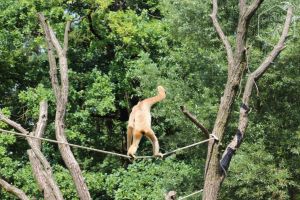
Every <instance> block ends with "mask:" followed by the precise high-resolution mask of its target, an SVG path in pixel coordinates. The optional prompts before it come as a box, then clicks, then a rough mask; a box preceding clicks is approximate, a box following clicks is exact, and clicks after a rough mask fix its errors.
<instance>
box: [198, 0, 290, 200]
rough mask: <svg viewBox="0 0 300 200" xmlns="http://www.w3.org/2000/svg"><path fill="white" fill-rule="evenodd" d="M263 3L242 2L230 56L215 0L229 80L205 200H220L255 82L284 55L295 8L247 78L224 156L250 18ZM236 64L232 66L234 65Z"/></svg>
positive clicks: (217, 123)
mask: <svg viewBox="0 0 300 200" xmlns="http://www.w3.org/2000/svg"><path fill="white" fill-rule="evenodd" d="M262 2H263V0H254V1H253V2H252V3H251V4H250V5H249V6H247V3H246V0H240V1H239V11H240V13H239V20H238V26H237V36H236V48H235V52H234V56H232V55H231V52H232V48H231V45H230V44H229V42H228V40H227V39H226V36H225V34H224V33H223V31H222V29H221V27H220V25H219V23H218V20H217V0H213V12H212V14H211V18H212V22H213V24H214V26H215V29H216V31H217V33H218V35H219V37H220V38H221V40H222V42H223V44H224V46H225V49H226V52H227V61H228V68H229V69H228V79H227V83H226V86H225V89H224V94H223V96H222V98H221V103H220V106H219V110H218V114H217V118H216V121H215V125H214V128H213V131H212V134H214V135H216V136H217V138H219V142H217V141H210V142H209V144H208V153H207V159H206V166H205V182H204V190H203V200H215V199H217V197H218V193H219V190H220V187H221V184H222V182H223V180H224V178H225V175H226V171H227V169H228V167H229V164H230V160H231V158H232V156H233V154H234V152H235V151H236V149H237V148H238V147H239V146H240V144H241V142H242V139H243V137H244V133H245V130H246V127H247V123H248V118H247V116H248V111H249V98H250V95H251V92H252V88H253V85H254V83H255V80H258V78H259V77H261V76H262V74H263V73H264V72H265V71H266V70H267V68H268V67H269V66H270V64H271V63H272V62H273V61H274V59H275V58H276V57H277V55H278V54H279V53H280V52H281V50H282V49H283V46H284V42H285V40H286V37H287V34H288V29H289V25H290V23H291V17H292V9H291V8H289V9H288V13H287V17H286V22H285V25H284V30H283V33H282V36H281V38H280V40H279V42H278V44H277V45H276V46H275V47H274V49H273V51H272V52H271V53H270V55H269V56H268V57H267V59H266V60H265V61H264V62H263V63H262V64H261V66H260V67H258V68H257V70H255V71H254V72H253V73H252V74H251V75H250V76H249V78H248V81H247V84H246V86H245V90H244V95H243V99H242V100H243V104H242V105H241V109H240V120H239V127H238V131H237V134H236V135H235V137H234V139H233V140H232V142H231V143H230V144H229V145H228V146H227V148H226V150H225V152H224V153H223V155H222V156H221V152H220V144H221V141H222V138H223V136H224V132H225V128H226V125H227V123H228V120H229V115H230V112H231V108H232V105H233V102H234V100H235V97H236V92H237V89H238V86H239V85H240V81H241V79H242V75H243V71H244V69H245V66H246V64H247V63H246V60H245V49H246V35H247V29H248V25H249V22H250V20H251V17H252V16H253V15H254V13H255V12H256V10H257V9H258V7H259V6H260V4H261V3H262ZM232 63H233V64H232Z"/></svg>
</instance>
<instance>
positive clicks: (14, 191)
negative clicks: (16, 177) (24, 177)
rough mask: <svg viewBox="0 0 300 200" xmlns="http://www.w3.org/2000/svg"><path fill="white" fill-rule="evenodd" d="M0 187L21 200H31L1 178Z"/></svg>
mask: <svg viewBox="0 0 300 200" xmlns="http://www.w3.org/2000/svg"><path fill="white" fill-rule="evenodd" d="M0 186H1V187H3V189H4V190H5V191H7V192H9V193H11V194H13V195H15V196H17V197H18V198H19V199H21V200H30V199H29V197H28V196H27V195H26V194H25V193H24V192H23V191H22V190H20V189H19V188H17V187H15V186H13V185H11V184H9V183H8V182H6V181H5V180H3V179H1V178H0Z"/></svg>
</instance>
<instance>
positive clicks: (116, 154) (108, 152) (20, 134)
mask: <svg viewBox="0 0 300 200" xmlns="http://www.w3.org/2000/svg"><path fill="white" fill-rule="evenodd" d="M0 131H2V132H6V133H11V134H14V135H18V136H23V137H29V138H34V139H39V140H43V141H47V142H52V143H56V144H65V145H69V146H72V147H76V148H80V149H86V150H89V151H95V152H100V153H105V154H111V155H115V156H120V157H124V158H131V157H130V156H127V155H124V154H119V153H115V152H110V151H104V150H100V149H95V148H91V147H84V146H80V145H77V144H71V143H66V142H60V141H57V140H51V139H47V138H41V137H36V136H33V135H26V134H23V133H17V132H14V131H7V130H4V129H0Z"/></svg>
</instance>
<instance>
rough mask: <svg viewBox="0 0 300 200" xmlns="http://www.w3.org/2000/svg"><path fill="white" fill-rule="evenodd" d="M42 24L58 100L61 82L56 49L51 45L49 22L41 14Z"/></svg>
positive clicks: (39, 15) (53, 84)
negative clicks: (58, 73) (58, 76)
mask: <svg viewBox="0 0 300 200" xmlns="http://www.w3.org/2000/svg"><path fill="white" fill-rule="evenodd" d="M38 17H39V20H40V23H41V25H42V28H43V29H44V33H45V36H46V37H45V38H46V40H47V42H46V44H47V48H48V60H49V65H50V70H49V73H50V77H51V84H52V88H53V91H54V95H55V97H56V99H57V98H58V97H59V96H60V89H59V82H58V78H57V65H56V59H55V56H54V47H53V45H52V43H51V39H50V38H51V36H50V31H49V29H48V26H47V21H46V19H45V17H44V15H42V14H41V13H39V14H38Z"/></svg>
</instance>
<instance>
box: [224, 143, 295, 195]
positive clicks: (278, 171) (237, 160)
mask: <svg viewBox="0 0 300 200" xmlns="http://www.w3.org/2000/svg"><path fill="white" fill-rule="evenodd" d="M274 161H275V159H274V157H273V156H272V155H271V154H270V153H268V152H267V151H266V150H265V149H264V144H263V142H262V141H261V140H258V141H257V142H256V143H255V144H246V143H245V144H243V148H242V151H239V152H238V154H237V155H236V156H235V157H234V158H233V161H232V163H233V164H232V165H231V168H230V171H229V172H228V179H227V180H225V182H224V188H223V191H226V193H225V192H224V193H223V196H222V199H287V198H288V190H287V189H288V186H289V185H291V184H292V183H291V182H290V180H289V179H290V178H291V177H290V174H289V172H288V170H287V169H284V168H282V167H280V166H276V164H275V163H274Z"/></svg>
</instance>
